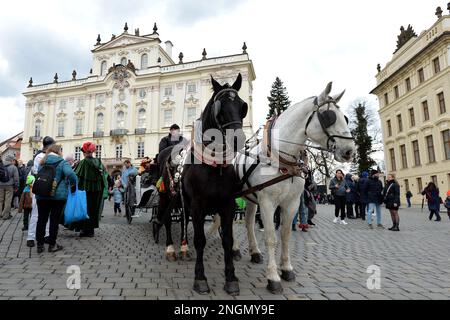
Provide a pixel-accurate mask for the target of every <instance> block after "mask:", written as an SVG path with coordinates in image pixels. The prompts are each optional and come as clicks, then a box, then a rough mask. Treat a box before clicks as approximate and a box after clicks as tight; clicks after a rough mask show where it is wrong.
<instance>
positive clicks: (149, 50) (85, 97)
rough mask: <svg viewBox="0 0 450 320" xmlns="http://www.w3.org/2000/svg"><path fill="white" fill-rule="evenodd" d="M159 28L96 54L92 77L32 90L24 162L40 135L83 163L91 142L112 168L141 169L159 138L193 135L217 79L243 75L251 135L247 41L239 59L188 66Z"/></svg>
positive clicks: (116, 40) (99, 47)
mask: <svg viewBox="0 0 450 320" xmlns="http://www.w3.org/2000/svg"><path fill="white" fill-rule="evenodd" d="M160 44H161V40H160V39H159V35H158V33H157V29H156V26H155V28H154V31H153V33H152V34H149V35H143V36H141V35H139V30H136V31H135V33H134V34H129V33H128V27H127V26H125V28H124V32H123V33H122V34H121V35H119V36H117V37H115V36H113V37H112V38H111V40H110V41H108V42H106V43H101V41H100V36H99V38H98V39H97V44H96V46H95V48H94V49H93V50H92V55H93V57H92V58H93V61H92V70H91V72H90V75H89V76H88V77H86V78H83V79H77V77H76V72H75V71H74V73H73V74H72V80H69V81H63V82H59V81H58V76H57V75H55V79H54V81H53V83H48V84H42V85H33V83H32V79H30V85H29V86H28V88H27V90H26V91H25V92H24V93H23V94H24V96H25V97H26V113H25V126H24V134H23V135H24V139H23V143H22V149H21V156H22V159H25V160H28V159H31V158H32V157H33V154H34V152H36V151H37V150H38V149H40V148H41V144H42V138H43V137H45V136H52V137H54V138H55V140H56V141H57V142H58V143H59V144H61V145H62V147H63V153H64V154H65V155H67V154H69V153H72V154H74V155H75V157H76V158H77V159H80V158H82V155H81V146H82V144H83V143H84V142H86V141H93V142H94V143H96V144H97V153H96V156H97V157H100V158H101V159H102V161H103V162H104V164H105V165H106V166H107V168H108V170H109V171H113V170H117V169H119V168H121V166H122V163H123V161H124V160H125V159H130V160H132V162H133V163H135V164H138V163H139V162H140V159H141V158H143V157H145V156H149V157H154V156H155V155H156V154H157V153H158V144H159V141H160V139H161V138H162V137H163V136H165V135H167V134H168V131H169V127H170V125H172V124H173V123H176V124H178V125H179V126H180V127H181V131H182V133H183V134H184V135H185V137H186V138H188V139H189V138H190V132H191V129H192V123H193V121H194V120H195V119H196V118H198V117H199V116H200V114H201V111H202V109H203V108H204V107H205V106H206V104H207V102H208V101H209V99H210V98H211V94H212V90H211V81H210V77H211V76H213V77H214V78H215V79H216V80H217V81H218V82H219V83H222V84H223V83H226V82H228V83H230V84H232V83H233V82H234V80H235V79H236V77H237V75H238V74H239V73H241V74H242V77H243V83H242V88H241V90H240V92H239V95H240V97H241V98H242V99H243V100H244V101H246V102H247V103H248V105H249V112H248V115H247V117H246V119H244V130H245V132H246V134H247V135H251V133H252V113H253V112H252V110H253V108H252V82H253V81H254V80H255V78H256V76H255V72H254V68H253V63H252V61H251V60H250V59H249V56H248V54H247V52H246V46H245V44H244V47H243V52H242V53H241V54H236V55H230V56H224V57H216V58H207V56H206V52H205V51H203V53H202V58H201V59H200V60H197V61H193V62H186V63H185V62H183V56H182V53H180V55H179V56H178V60H179V61H178V62H174V60H173V59H172V57H171V55H172V47H173V45H172V43H171V42H170V41H166V43H165V49H163V48H162V46H161V45H160Z"/></svg>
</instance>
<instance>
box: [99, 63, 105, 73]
mask: <svg viewBox="0 0 450 320" xmlns="http://www.w3.org/2000/svg"><path fill="white" fill-rule="evenodd" d="M100 75H101V76H104V75H106V61H102V64H101V65H100Z"/></svg>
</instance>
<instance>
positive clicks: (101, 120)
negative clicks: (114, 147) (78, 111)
mask: <svg viewBox="0 0 450 320" xmlns="http://www.w3.org/2000/svg"><path fill="white" fill-rule="evenodd" d="M104 123H105V122H104V116H103V113H99V114H98V115H97V132H102V131H103V129H104V128H103V126H104Z"/></svg>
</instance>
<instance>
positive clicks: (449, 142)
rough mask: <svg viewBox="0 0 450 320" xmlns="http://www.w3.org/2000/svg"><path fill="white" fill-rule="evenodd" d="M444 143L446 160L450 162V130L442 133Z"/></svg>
mask: <svg viewBox="0 0 450 320" xmlns="http://www.w3.org/2000/svg"><path fill="white" fill-rule="evenodd" d="M442 141H443V142H444V153H445V160H450V129H447V130H444V131H442Z"/></svg>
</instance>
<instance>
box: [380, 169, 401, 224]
mask: <svg viewBox="0 0 450 320" xmlns="http://www.w3.org/2000/svg"><path fill="white" fill-rule="evenodd" d="M383 198H384V203H385V204H386V209H388V210H389V212H390V213H391V219H392V227H391V228H389V230H391V231H400V229H399V228H398V226H399V224H400V217H399V216H398V209H399V207H400V186H399V184H398V182H397V180H395V175H394V174H393V173H391V174H388V176H387V183H386V186H385V187H384V190H383Z"/></svg>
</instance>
